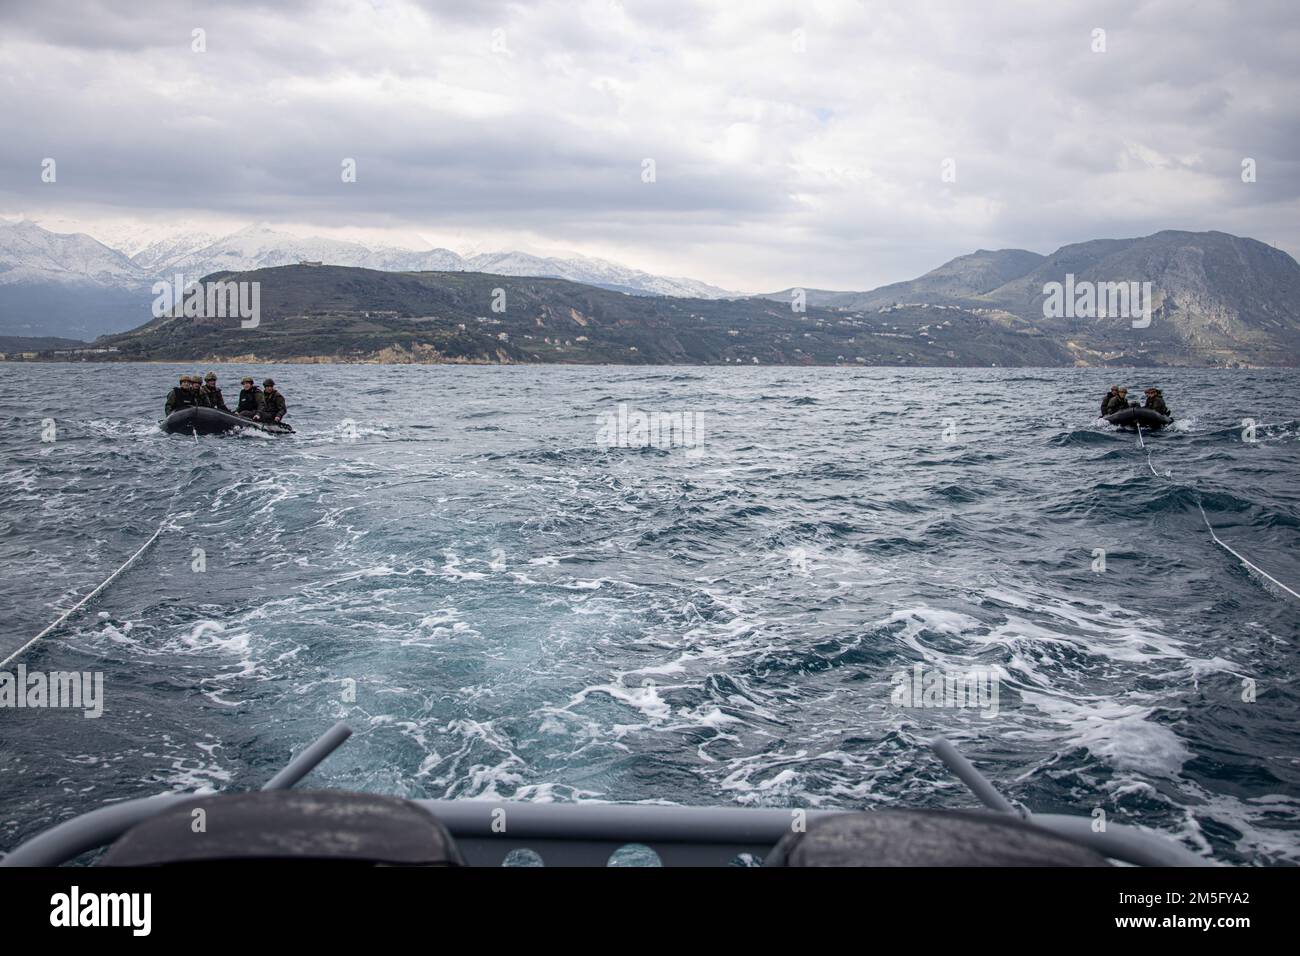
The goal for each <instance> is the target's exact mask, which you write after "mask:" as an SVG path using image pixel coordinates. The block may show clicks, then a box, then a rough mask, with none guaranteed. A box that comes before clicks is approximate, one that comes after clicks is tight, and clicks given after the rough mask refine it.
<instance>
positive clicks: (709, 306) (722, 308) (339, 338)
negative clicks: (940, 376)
mask: <svg viewBox="0 0 1300 956" xmlns="http://www.w3.org/2000/svg"><path fill="white" fill-rule="evenodd" d="M214 278H223V279H227V280H234V281H249V282H259V283H261V317H260V324H259V326H258V327H257V328H254V329H244V328H241V327H240V323H239V321H238V320H237V319H207V318H204V319H195V318H173V317H166V318H161V319H155V320H153V321H150V322H148V323H147V324H145V325H143V326H141V327H140V328H138V329H135V330H133V331H131V332H127V333H122V334H118V335H112V336H106V337H104V338H102V339H100V340H99V341H97V342H96V343H95V344H96V345H97V346H100V347H113V348H116V349H119V350H120V351H119V352H118V353H116V354H115V357H116V358H118V359H177V360H209V359H211V360H222V359H239V360H241V361H253V360H255V359H256V360H265V361H307V362H340V361H342V362H348V361H351V362H375V361H383V362H566V363H613V364H676V363H717V364H729V363H743V364H754V363H755V362H757V363H759V364H792V365H813V364H866V365H986V366H987V365H991V364H997V365H1056V364H1062V363H1065V362H1068V361H1069V360H1070V357H1069V355H1068V353H1067V352H1066V351H1065V350H1063V349H1061V348H1059V347H1058V346H1057V345H1055V344H1054V343H1053V342H1051V341H1050V340H1048V339H1046V338H1044V337H1043V336H1041V335H1038V334H1037V333H1035V332H1034V331H1033V330H1030V329H1018V328H1015V327H1013V325H1014V323H1009V322H1007V321H1005V320H1003V319H999V318H997V317H992V316H986V315H979V314H975V313H972V312H964V311H961V310H958V309H955V308H954V309H930V308H928V307H926V308H917V309H903V310H895V311H893V312H890V313H888V314H882V313H857V314H855V313H843V312H837V311H831V310H826V309H811V310H809V311H808V312H807V313H806V314H796V313H794V312H792V311H791V309H790V307H789V306H788V305H782V304H780V303H776V302H769V301H766V300H762V299H738V300H726V299H724V300H710V299H681V298H669V297H664V296H630V295H624V294H621V293H618V292H612V291H609V290H607V289H600V288H596V287H593V286H588V285H580V284H578V283H575V282H568V281H565V280H562V279H533V278H517V277H508V276H495V275H486V274H482V273H470V272H410V273H396V272H381V271H377V270H370V269H348V268H342V267H338V266H283V267H280V268H275V269H259V270H255V271H252V272H244V273H238V274H233V273H226V274H221V275H219V276H216V277H214ZM498 289H500V290H503V291H504V300H501V299H500V297H499V296H497V294H496V290H498ZM494 301H503V302H504V306H505V311H504V312H496V311H493V303H494Z"/></svg>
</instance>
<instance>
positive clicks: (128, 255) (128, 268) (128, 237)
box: [0, 220, 732, 337]
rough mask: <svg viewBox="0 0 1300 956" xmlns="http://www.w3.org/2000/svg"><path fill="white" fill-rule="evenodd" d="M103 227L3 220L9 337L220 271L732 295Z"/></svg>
mask: <svg viewBox="0 0 1300 956" xmlns="http://www.w3.org/2000/svg"><path fill="white" fill-rule="evenodd" d="M59 224H60V225H61V226H64V227H65V228H66V226H65V224H64V223H63V222H62V221H59ZM94 228H95V231H96V232H97V233H98V234H99V238H98V239H96V238H92V237H90V236H88V235H85V234H84V233H64V232H54V231H51V230H49V229H46V228H43V227H42V226H40V225H38V224H37V223H35V222H30V221H21V222H16V223H15V222H6V221H2V220H0V289H7V291H6V292H4V294H0V334H14V335H37V334H39V335H78V336H83V337H87V336H89V337H93V336H95V335H99V334H102V333H104V332H116V331H122V330H124V329H127V328H132V327H134V326H136V325H140V324H142V323H144V322H146V321H148V319H149V311H148V307H149V303H150V302H151V301H152V298H151V296H150V295H149V289H150V287H151V286H152V284H153V283H154V282H156V281H158V280H160V279H165V280H169V281H170V280H171V279H172V278H173V277H174V276H175V275H176V274H178V273H179V274H181V275H183V276H184V277H185V278H186V280H192V279H201V278H202V277H204V276H206V275H211V274H212V273H214V272H227V271H229V272H243V271H248V270H252V269H265V268H271V267H274V266H285V265H296V264H297V263H299V262H320V263H323V264H325V265H338V266H355V267H358V268H364V269H378V270H382V271H385V272H488V273H494V274H497V275H509V276H539V277H556V278H561V279H569V280H572V281H574V282H583V283H587V284H589V285H597V286H602V287H604V288H608V289H615V290H618V291H620V292H627V293H632V294H637V295H667V296H684V297H694V298H707V299H717V298H727V297H729V296H731V295H732V293H729V292H727V291H726V290H724V289H719V288H717V287H716V286H711V285H708V284H707V283H704V282H697V281H695V280H693V279H682V278H673V277H665V276H657V275H653V274H652V273H649V272H644V271H642V270H640V269H632V268H629V267H627V266H623V265H619V264H618V263H615V262H609V261H606V260H603V259H593V258H590V257H586V256H567V257H542V256H535V255H530V254H528V253H523V252H489V253H481V254H479V255H474V256H470V257H468V258H466V257H463V256H461V255H459V254H457V253H455V252H453V251H451V250H450V249H440V248H430V249H402V248H399V247H396V246H384V245H368V244H363V243H360V242H349V241H346V240H342V239H326V238H322V237H319V236H298V235H295V234H293V233H290V232H286V231H283V230H279V229H275V228H273V227H272V226H270V225H268V224H266V223H259V224H255V225H251V226H246V227H245V228H243V229H240V230H238V231H236V232H233V233H230V234H229V235H226V236H220V237H214V236H212V235H210V234H207V233H204V232H202V231H196V230H187V229H181V230H172V231H170V232H169V233H168V234H166V235H159V234H158V231H157V230H156V229H154V230H152V231H150V229H149V227H142V226H138V225H132V224H126V225H122V224H117V225H113V226H105V227H100V226H96V227H94ZM110 240H111V241H110ZM112 243H121V246H114V245H112ZM20 330H21V331H20Z"/></svg>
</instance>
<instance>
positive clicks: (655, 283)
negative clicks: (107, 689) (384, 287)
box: [463, 252, 734, 299]
mask: <svg viewBox="0 0 1300 956" xmlns="http://www.w3.org/2000/svg"><path fill="white" fill-rule="evenodd" d="M465 263H466V264H465V266H464V267H463V268H465V269H466V270H468V271H472V272H489V273H492V274H494V275H502V276H554V277H555V278H557V279H569V280H571V281H573V282H584V283H586V284H587V285H598V286H601V287H603V288H606V289H617V290H618V291H620V292H632V293H636V294H640V295H668V296H679V297H683V298H696V299H725V298H728V297H730V296H732V295H734V293H730V292H727V291H726V290H725V289H719V288H718V287H717V286H712V285H709V284H708V283H706V282H697V281H696V280H694V279H680V278H676V277H671V276H657V275H652V274H651V273H649V272H642V271H641V270H639V269H629V268H628V267H627V266H622V265H619V264H618V263H616V262H609V261H608V260H605V259H593V258H591V257H589V256H572V257H569V258H558V257H542V256H534V255H529V254H528V253H526V252H484V253H480V254H479V255H476V256H470V257H469V258H468V259H466V260H465Z"/></svg>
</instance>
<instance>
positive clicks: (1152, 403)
mask: <svg viewBox="0 0 1300 956" xmlns="http://www.w3.org/2000/svg"><path fill="white" fill-rule="evenodd" d="M1143 408H1149V409H1151V410H1152V411H1153V412H1159V413H1160V414H1161V415H1167V416H1169V417H1170V418H1173V417H1174V416H1173V414H1172V413H1171V412H1170V411H1169V406H1168V405H1166V404H1165V397H1164V396H1163V395H1161V394H1160V390H1159V389H1156V393H1155V394H1154V395H1148V396H1147V400H1146V404H1145V405H1144V406H1143Z"/></svg>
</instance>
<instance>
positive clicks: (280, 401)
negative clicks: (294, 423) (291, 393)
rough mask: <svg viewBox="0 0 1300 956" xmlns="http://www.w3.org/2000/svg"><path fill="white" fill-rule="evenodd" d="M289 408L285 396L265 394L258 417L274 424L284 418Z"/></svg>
mask: <svg viewBox="0 0 1300 956" xmlns="http://www.w3.org/2000/svg"><path fill="white" fill-rule="evenodd" d="M286 411H288V407H287V406H286V405H285V403H284V396H283V395H281V394H280V393H279V392H263V393H262V408H261V411H260V412H258V417H259V418H261V419H262V421H264V422H273V421H276V420H278V419H280V418H283V417H284V413H285V412H286Z"/></svg>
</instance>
